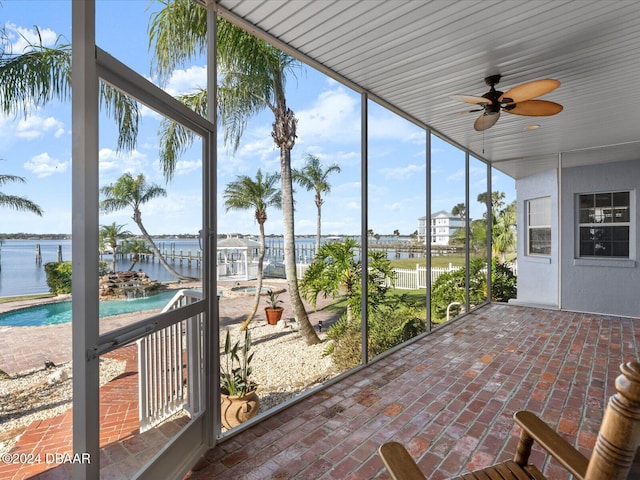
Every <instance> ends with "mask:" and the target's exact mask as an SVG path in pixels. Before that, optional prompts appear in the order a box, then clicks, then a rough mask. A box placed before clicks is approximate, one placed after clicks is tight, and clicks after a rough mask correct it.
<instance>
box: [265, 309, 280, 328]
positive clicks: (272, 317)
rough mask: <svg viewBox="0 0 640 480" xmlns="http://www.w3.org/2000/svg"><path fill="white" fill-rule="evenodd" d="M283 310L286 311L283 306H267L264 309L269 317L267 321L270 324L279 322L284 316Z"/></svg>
mask: <svg viewBox="0 0 640 480" xmlns="http://www.w3.org/2000/svg"><path fill="white" fill-rule="evenodd" d="M282 312H284V308H282V307H278V308H270V307H266V308H265V309H264V314H265V315H266V317H267V323H268V324H269V325H275V324H276V323H278V320H280V319H281V318H282Z"/></svg>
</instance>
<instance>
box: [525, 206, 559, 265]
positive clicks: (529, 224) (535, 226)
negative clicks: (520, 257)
mask: <svg viewBox="0 0 640 480" xmlns="http://www.w3.org/2000/svg"><path fill="white" fill-rule="evenodd" d="M542 202H544V204H543V203H542ZM541 204H542V205H541ZM536 205H540V207H539V208H540V210H539V211H535V212H532V208H531V207H532V206H536ZM545 209H546V212H545V211H544V210H545ZM525 215H526V218H525V220H526V222H525V223H526V231H527V236H526V255H527V256H530V257H550V256H551V254H552V248H553V244H552V241H551V233H552V231H551V197H550V196H545V197H537V198H531V199H528V200H525ZM533 215H535V216H536V217H541V216H542V217H543V218H542V219H543V220H548V223H546V222H540V221H539V220H537V221H536V222H535V223H534V222H533V221H532V216H533ZM545 216H546V218H544V217H545ZM534 231H548V239H549V240H548V252H547V251H543V252H539V251H535V252H534V251H532V244H533V242H532V240H531V235H532V232H534ZM545 247H546V245H545ZM545 250H546V249H545Z"/></svg>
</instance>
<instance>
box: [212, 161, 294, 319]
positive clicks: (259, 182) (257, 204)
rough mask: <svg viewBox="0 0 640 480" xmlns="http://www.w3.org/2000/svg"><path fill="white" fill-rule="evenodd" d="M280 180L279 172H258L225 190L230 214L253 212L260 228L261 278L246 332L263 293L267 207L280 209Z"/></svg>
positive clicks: (259, 267)
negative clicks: (242, 211)
mask: <svg viewBox="0 0 640 480" xmlns="http://www.w3.org/2000/svg"><path fill="white" fill-rule="evenodd" d="M279 180H280V175H279V174H278V173H267V174H266V175H262V171H261V170H260V169H258V173H257V174H256V178H255V180H254V179H252V178H250V177H248V176H246V175H238V176H237V177H236V179H235V181H233V182H231V183H229V184H228V185H227V188H225V190H224V193H223V194H222V195H223V197H224V203H225V207H226V209H227V211H229V210H250V209H253V210H254V214H255V217H256V221H257V222H258V227H259V229H260V247H259V254H258V279H257V281H256V295H255V301H254V304H253V309H252V310H251V313H250V314H249V316H248V317H247V319H246V320H245V321H244V322H242V327H241V330H245V329H246V328H247V327H248V326H249V323H250V322H251V320H253V317H254V316H255V314H256V311H257V310H258V304H259V303H260V293H261V292H262V272H263V266H264V252H265V241H264V224H265V222H266V221H267V208H268V207H276V208H281V206H282V196H281V194H280V190H279V189H278V187H277V186H276V184H277V183H278V181H279Z"/></svg>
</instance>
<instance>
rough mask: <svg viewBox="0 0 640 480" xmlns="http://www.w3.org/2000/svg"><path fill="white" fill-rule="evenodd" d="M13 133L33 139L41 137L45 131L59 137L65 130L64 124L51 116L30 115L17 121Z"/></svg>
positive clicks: (19, 136)
mask: <svg viewBox="0 0 640 480" xmlns="http://www.w3.org/2000/svg"><path fill="white" fill-rule="evenodd" d="M15 132H16V133H15V135H16V137H18V138H24V139H27V140H33V139H35V138H40V137H42V136H43V135H44V134H45V133H47V132H53V135H54V136H55V137H56V138H60V136H62V135H63V134H64V132H65V130H64V124H63V123H62V122H61V121H60V120H56V119H55V118H53V117H47V118H43V117H41V116H39V115H31V116H29V117H27V118H25V119H22V120H20V121H18V124H17V125H16V130H15Z"/></svg>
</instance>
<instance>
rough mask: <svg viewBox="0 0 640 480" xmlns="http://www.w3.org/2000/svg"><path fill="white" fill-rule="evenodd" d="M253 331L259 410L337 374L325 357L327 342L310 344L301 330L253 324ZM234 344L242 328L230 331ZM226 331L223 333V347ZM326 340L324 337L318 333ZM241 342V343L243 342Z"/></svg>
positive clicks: (328, 357) (260, 323)
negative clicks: (301, 334)
mask: <svg viewBox="0 0 640 480" xmlns="http://www.w3.org/2000/svg"><path fill="white" fill-rule="evenodd" d="M249 329H250V330H251V343H252V347H251V350H250V352H253V354H254V355H253V360H252V361H251V366H252V367H253V373H252V375H251V379H252V380H253V381H254V382H256V383H257V384H258V396H259V397H260V411H265V410H268V409H269V408H271V407H273V406H275V405H278V404H280V403H282V402H284V401H285V400H287V399H289V398H291V397H294V396H296V395H297V394H298V393H300V392H302V391H304V390H308V389H309V388H311V387H313V386H314V385H317V384H318V383H322V382H323V381H324V380H327V379H328V378H331V377H332V376H334V375H336V371H335V368H334V367H333V363H332V361H331V356H324V351H325V349H326V348H327V343H326V342H325V341H323V342H322V343H319V344H316V345H307V344H306V343H305V342H304V340H303V339H302V337H301V336H300V334H299V333H298V331H297V330H296V329H295V327H294V328H292V327H291V326H290V325H288V326H287V327H286V328H281V327H280V326H274V325H268V324H267V323H266V322H253V323H252V324H251V325H250V327H249ZM230 331H231V338H232V341H233V342H235V341H236V339H237V338H239V337H238V336H239V335H240V331H239V327H237V326H236V327H233V328H231V329H230ZM225 334H226V332H225V331H222V332H220V341H221V348H222V347H223V346H224V340H225ZM319 337H320V338H321V339H322V340H324V339H325V334H324V333H322V334H319ZM241 343H242V342H241Z"/></svg>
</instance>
